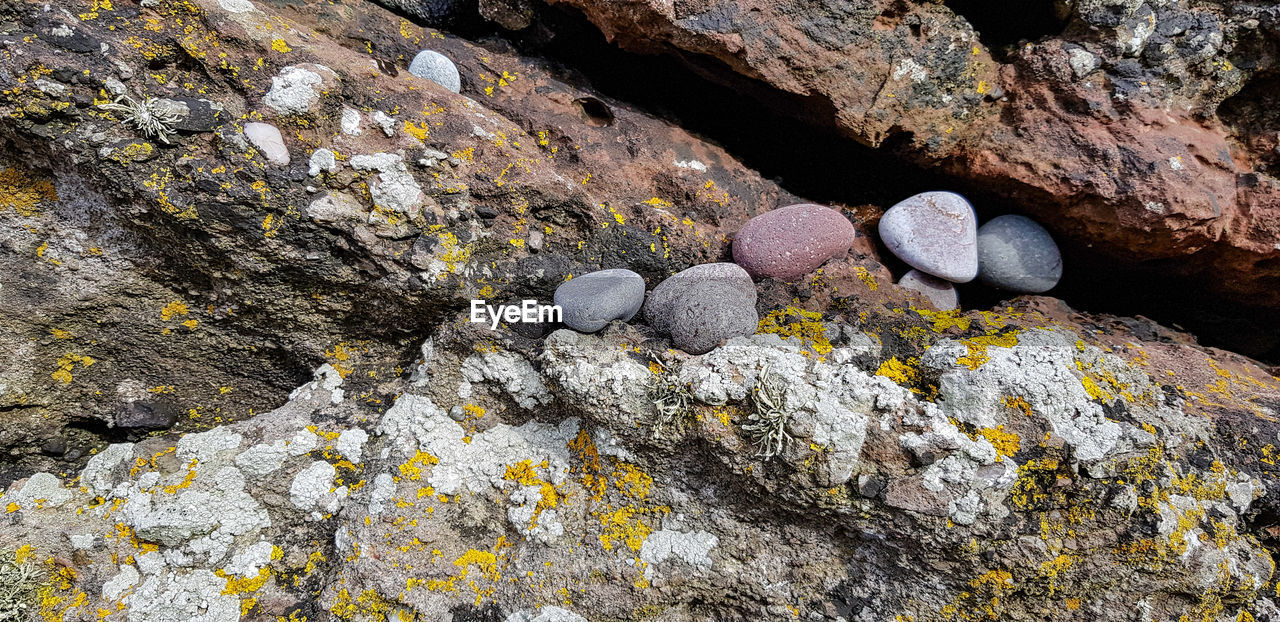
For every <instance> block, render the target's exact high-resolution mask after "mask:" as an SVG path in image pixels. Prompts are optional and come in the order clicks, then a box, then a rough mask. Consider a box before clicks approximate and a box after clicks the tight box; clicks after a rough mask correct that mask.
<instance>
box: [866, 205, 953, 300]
mask: <svg viewBox="0 0 1280 622" xmlns="http://www.w3.org/2000/svg"><path fill="white" fill-rule="evenodd" d="M879 230H880V240H881V241H883V242H884V245H885V246H887V247H888V248H889V250H890V251H891V252H892V253H893V254H894V255H897V256H898V258H899V259H901V260H903V261H905V262H907V263H908V264H910V265H911V267H912V268H915V269H917V270H919V271H921V272H925V273H928V274H932V275H933V276H936V277H939V278H943V279H946V280H948V281H951V282H953V283H967V282H969V281H972V280H973V279H974V277H976V276H977V275H978V217H977V216H976V215H975V214H974V212H973V206H972V205H970V204H969V201H968V200H966V199H965V198H964V197H962V196H960V195H958V194H956V193H954V192H924V193H921V194H917V195H915V196H913V197H911V198H908V199H906V200H904V201H902V202H901V203H898V204H897V205H894V206H893V207H891V208H889V211H887V212H885V214H884V216H883V217H882V218H881V219H880V226H879Z"/></svg>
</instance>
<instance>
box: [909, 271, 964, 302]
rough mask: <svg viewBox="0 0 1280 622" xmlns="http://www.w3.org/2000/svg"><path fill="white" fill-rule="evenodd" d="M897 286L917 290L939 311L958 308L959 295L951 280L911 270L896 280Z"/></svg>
mask: <svg viewBox="0 0 1280 622" xmlns="http://www.w3.org/2000/svg"><path fill="white" fill-rule="evenodd" d="M898 287H902V288H904V289H909V290H911V291H913V292H918V293H919V294H920V295H922V296H924V299H925V300H927V301H929V304H931V305H933V307H934V308H935V309H937V310H939V311H951V310H952V309H958V308H960V297H959V295H958V294H956V286H955V285H952V284H951V281H947V280H943V279H940V278H938V277H936V276H933V275H932V274H925V273H923V272H921V271H919V270H912V271H910V272H908V273H906V274H905V275H903V277H902V278H901V279H899V280H898Z"/></svg>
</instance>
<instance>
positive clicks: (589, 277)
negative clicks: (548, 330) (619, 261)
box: [554, 269, 644, 333]
mask: <svg viewBox="0 0 1280 622" xmlns="http://www.w3.org/2000/svg"><path fill="white" fill-rule="evenodd" d="M554 301H555V304H557V305H559V307H560V309H561V313H562V318H561V319H562V321H563V322H564V324H565V326H568V327H569V328H572V329H573V330H576V331H579V332H583V333H594V332H596V331H598V330H600V329H602V328H604V327H605V326H607V325H608V324H609V322H612V321H614V320H620V321H623V322H626V321H629V320H630V319H631V318H633V317H635V315H636V313H639V312H640V307H641V306H643V305H644V278H642V277H641V276H640V275H639V274H636V273H635V272H632V271H630V270H623V269H613V270H600V271H597V272H590V273H587V274H584V275H582V276H577V277H574V278H572V279H569V280H568V281H565V282H564V283H561V284H560V286H559V287H557V288H556V293H555V296H554Z"/></svg>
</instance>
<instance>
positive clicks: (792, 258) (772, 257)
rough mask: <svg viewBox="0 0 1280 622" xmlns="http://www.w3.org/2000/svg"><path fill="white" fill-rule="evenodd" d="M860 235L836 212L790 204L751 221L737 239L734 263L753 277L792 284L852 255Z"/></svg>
mask: <svg viewBox="0 0 1280 622" xmlns="http://www.w3.org/2000/svg"><path fill="white" fill-rule="evenodd" d="M857 235H858V234H857V232H856V231H854V228H853V224H852V223H850V222H849V220H848V219H846V218H845V217H844V215H843V214H841V213H840V212H838V211H836V210H833V209H831V208H829V207H823V206H821V205H814V204H812V203H801V204H799V205H790V206H787V207H781V208H778V209H775V210H773V211H769V212H765V213H763V214H760V215H759V216H756V217H755V218H752V219H751V220H749V221H747V224H745V225H743V226H742V229H740V230H739V231H738V235H737V236H736V237H734V239H733V261H734V262H736V263H737V264H738V265H739V266H742V267H743V268H744V269H745V270H746V271H747V272H748V273H750V274H751V276H754V277H771V278H777V279H783V280H787V281H790V280H793V279H796V278H798V277H800V276H803V275H805V274H808V273H809V272H812V271H814V270H816V269H817V268H818V266H821V265H822V264H823V263H824V262H826V261H827V260H828V259H831V258H832V257H836V256H839V255H841V254H843V253H846V252H848V251H849V248H850V247H851V246H853V240H854V238H856V237H857Z"/></svg>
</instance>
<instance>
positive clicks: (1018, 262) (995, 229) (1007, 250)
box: [978, 214, 1062, 294]
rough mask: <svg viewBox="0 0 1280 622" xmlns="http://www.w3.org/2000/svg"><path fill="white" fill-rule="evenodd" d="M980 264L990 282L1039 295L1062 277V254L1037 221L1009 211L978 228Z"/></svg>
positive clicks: (980, 274) (982, 274)
mask: <svg viewBox="0 0 1280 622" xmlns="http://www.w3.org/2000/svg"><path fill="white" fill-rule="evenodd" d="M978 266H979V269H978V278H980V279H981V280H982V282H983V283H986V284H987V285H990V286H992V287H998V288H1000V289H1006V290H1009V291H1013V292H1021V293H1027V294H1039V293H1041V292H1046V291H1049V290H1050V289H1053V286H1055V285H1057V284H1058V280H1059V279H1061V278H1062V253H1061V252H1059V251H1058V245H1057V244H1056V243H1054V241H1053V237H1052V236H1050V235H1049V232H1048V231H1045V230H1044V227H1041V226H1040V225H1039V224H1037V223H1036V222H1035V221H1034V220H1031V219H1030V218H1027V217H1025V216H1018V215H1016V214H1006V215H1004V216H1000V217H997V218H993V219H991V221H989V222H988V223H987V224H985V225H982V228H981V229H979V230H978Z"/></svg>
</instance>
